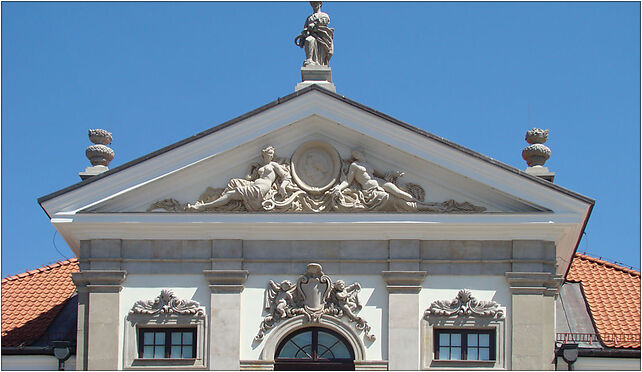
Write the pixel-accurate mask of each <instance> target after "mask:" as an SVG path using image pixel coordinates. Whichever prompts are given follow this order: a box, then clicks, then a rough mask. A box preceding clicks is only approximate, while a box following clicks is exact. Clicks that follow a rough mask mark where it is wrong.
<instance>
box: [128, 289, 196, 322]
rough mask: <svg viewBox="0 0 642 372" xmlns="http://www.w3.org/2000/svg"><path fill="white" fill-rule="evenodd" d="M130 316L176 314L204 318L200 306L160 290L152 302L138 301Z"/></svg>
mask: <svg viewBox="0 0 642 372" xmlns="http://www.w3.org/2000/svg"><path fill="white" fill-rule="evenodd" d="M129 313H130V314H146V315H156V314H177V315H194V316H205V311H204V310H203V308H202V307H201V305H200V304H199V303H198V302H196V301H193V300H181V299H179V298H178V297H176V295H174V292H172V291H171V290H169V289H163V290H161V293H160V295H158V297H156V298H155V299H153V300H139V301H136V303H134V306H133V307H132V308H131V310H130V311H129Z"/></svg>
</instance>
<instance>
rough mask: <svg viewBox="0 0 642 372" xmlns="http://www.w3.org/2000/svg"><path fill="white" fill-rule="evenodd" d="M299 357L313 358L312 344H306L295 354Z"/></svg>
mask: <svg viewBox="0 0 642 372" xmlns="http://www.w3.org/2000/svg"><path fill="white" fill-rule="evenodd" d="M294 357H295V358H297V359H312V345H306V346H304V347H303V348H301V349H299V351H298V352H297V353H296V355H295V356H294Z"/></svg>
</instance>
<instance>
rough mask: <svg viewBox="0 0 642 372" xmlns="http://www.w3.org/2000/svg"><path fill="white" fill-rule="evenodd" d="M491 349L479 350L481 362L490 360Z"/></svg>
mask: <svg viewBox="0 0 642 372" xmlns="http://www.w3.org/2000/svg"><path fill="white" fill-rule="evenodd" d="M489 352H490V349H487V348H480V349H479V360H490V354H489Z"/></svg>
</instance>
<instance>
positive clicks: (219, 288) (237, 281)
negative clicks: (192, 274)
mask: <svg viewBox="0 0 642 372" xmlns="http://www.w3.org/2000/svg"><path fill="white" fill-rule="evenodd" d="M203 275H205V279H207V281H208V282H209V283H210V291H212V293H241V292H242V291H243V285H244V284H245V281H246V280H247V276H248V275H249V272H248V271H247V270H203Z"/></svg>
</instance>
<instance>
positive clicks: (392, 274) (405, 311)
mask: <svg viewBox="0 0 642 372" xmlns="http://www.w3.org/2000/svg"><path fill="white" fill-rule="evenodd" d="M381 275H382V276H383V280H384V281H385V282H386V288H387V289H388V368H389V369H391V370H418V369H419V367H420V365H419V360H420V328H419V324H420V320H421V314H420V311H419V292H420V291H421V283H423V281H424V279H425V278H426V275H427V272H426V271H383V272H382V273H381Z"/></svg>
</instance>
